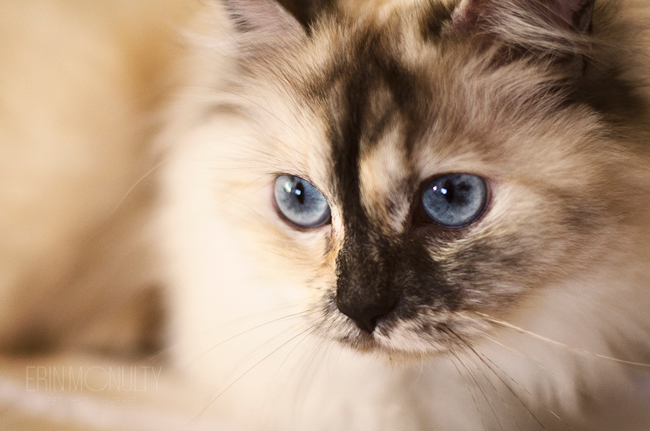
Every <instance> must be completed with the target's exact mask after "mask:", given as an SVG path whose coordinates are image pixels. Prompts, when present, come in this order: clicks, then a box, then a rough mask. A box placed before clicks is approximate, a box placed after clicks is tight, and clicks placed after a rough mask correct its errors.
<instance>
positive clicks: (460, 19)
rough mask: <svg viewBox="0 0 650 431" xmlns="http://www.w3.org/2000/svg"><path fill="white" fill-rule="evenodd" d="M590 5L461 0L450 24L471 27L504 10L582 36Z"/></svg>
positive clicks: (589, 1) (559, 0)
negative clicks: (525, 13) (530, 17)
mask: <svg viewBox="0 0 650 431" xmlns="http://www.w3.org/2000/svg"><path fill="white" fill-rule="evenodd" d="M594 3H595V0H462V1H461V3H460V5H459V6H458V8H457V9H456V12H455V13H454V23H455V25H456V26H459V27H462V28H471V27H473V26H475V25H477V24H479V23H480V22H482V21H489V20H490V19H491V18H493V17H495V16H502V15H506V14H507V13H508V11H510V13H511V15H513V16H512V17H513V18H518V19H524V20H525V19H526V17H525V16H519V15H520V13H521V12H522V11H525V12H528V13H529V14H534V15H536V16H535V18H537V19H538V20H540V22H546V23H550V24H552V25H555V26H556V27H557V28H558V29H563V30H573V31H575V32H578V33H586V32H589V31H591V23H592V15H593V10H594Z"/></svg>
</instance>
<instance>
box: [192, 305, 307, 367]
mask: <svg viewBox="0 0 650 431" xmlns="http://www.w3.org/2000/svg"><path fill="white" fill-rule="evenodd" d="M314 312H315V311H314V310H306V311H300V312H298V313H293V314H289V315H286V316H282V317H278V318H277V319H273V320H269V321H268V322H264V323H260V324H259V325H257V326H253V327H252V328H248V329H246V330H244V331H242V332H239V333H237V334H235V335H233V336H231V337H228V338H226V339H225V340H223V341H220V342H219V343H217V344H215V345H213V346H212V347H210V348H209V349H208V350H206V351H205V352H203V353H201V354H200V355H199V356H198V357H196V358H195V359H194V360H193V361H192V362H190V363H189V364H187V367H191V366H192V365H194V364H195V363H196V362H198V361H199V360H201V359H202V358H203V357H205V355H207V354H208V353H210V352H212V351H214V350H215V349H217V348H218V347H219V346H222V345H224V344H225V343H227V342H229V341H232V340H234V339H235V338H237V337H240V336H242V335H244V334H247V333H249V332H251V331H254V330H256V329H259V328H262V327H264V326H266V325H270V324H271V323H277V322H281V321H284V320H289V319H292V318H297V317H303V316H308V315H310V314H313V313H314ZM269 341H270V340H269Z"/></svg>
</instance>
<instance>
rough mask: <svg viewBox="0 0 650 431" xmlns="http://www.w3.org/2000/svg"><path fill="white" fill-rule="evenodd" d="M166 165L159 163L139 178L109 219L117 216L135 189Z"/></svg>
mask: <svg viewBox="0 0 650 431" xmlns="http://www.w3.org/2000/svg"><path fill="white" fill-rule="evenodd" d="M164 163H165V161H164V160H163V161H162V162H160V163H158V164H157V165H156V166H154V167H153V168H151V169H149V170H148V171H147V172H146V173H145V174H144V175H143V176H141V177H140V178H139V179H138V180H137V181H136V182H135V183H134V184H133V185H132V186H131V187H130V188H129V190H127V191H126V193H125V194H124V196H122V199H120V201H119V202H118V203H117V205H115V208H113V211H111V212H110V213H109V214H108V218H109V219H110V218H112V217H113V216H114V215H115V213H116V212H117V210H119V209H120V207H121V206H122V204H123V203H124V201H125V200H126V199H127V198H128V197H129V196H130V195H131V193H133V190H135V189H136V188H137V187H138V186H139V185H140V184H141V183H142V182H143V181H144V180H146V179H147V178H148V177H149V176H150V175H151V174H153V173H154V172H155V171H156V170H158V169H159V168H160V167H161V166H162V165H163V164H164Z"/></svg>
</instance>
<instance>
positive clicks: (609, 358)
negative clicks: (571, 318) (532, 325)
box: [475, 312, 650, 368]
mask: <svg viewBox="0 0 650 431" xmlns="http://www.w3.org/2000/svg"><path fill="white" fill-rule="evenodd" d="M475 313H476V314H477V315H479V316H481V317H483V318H485V319H486V320H487V321H489V322H492V323H496V324H497V325H501V326H503V327H506V328H509V329H512V330H514V331H516V332H519V333H521V334H525V335H530V336H531V337H534V338H537V339H538V340H541V341H545V342H547V343H550V344H554V345H556V346H559V347H563V348H565V349H569V350H572V351H575V352H578V353H583V354H586V355H590V356H594V357H597V358H600V359H605V360H608V361H612V362H616V363H619V364H625V365H634V366H637V367H644V368H650V364H646V363H643V362H633V361H626V360H623V359H618V358H613V357H611V356H606V355H601V354H600V353H596V352H591V351H589V350H584V349H580V348H578V347H574V346H570V345H568V344H565V343H561V342H559V341H555V340H552V339H550V338H547V337H544V336H543V335H539V334H536V333H534V332H531V331H528V330H526V329H523V328H520V327H518V326H515V325H513V324H511V323H508V322H506V321H503V320H499V319H496V318H494V317H492V316H489V315H487V314H485V313H479V312H475Z"/></svg>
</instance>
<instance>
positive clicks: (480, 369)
mask: <svg viewBox="0 0 650 431" xmlns="http://www.w3.org/2000/svg"><path fill="white" fill-rule="evenodd" d="M468 360H469V361H470V363H471V364H472V365H473V366H474V367H475V368H476V369H477V370H479V371H480V372H481V374H483V377H484V378H485V380H486V381H487V382H488V383H489V384H490V386H491V387H492V389H494V392H495V393H496V394H497V396H498V397H499V400H501V402H502V403H503V405H504V406H505V408H506V410H508V413H510V416H511V417H512V419H513V420H514V421H515V424H517V428H519V429H521V425H519V421H518V420H517V416H516V415H515V414H514V412H513V411H512V409H511V408H510V405H509V404H508V402H507V401H506V400H505V399H504V398H503V397H502V396H501V392H500V391H499V390H498V389H497V388H496V386H494V383H492V380H491V379H489V378H488V376H487V375H486V374H485V372H484V370H483V369H482V368H480V367H479V366H478V365H476V364H475V363H474V361H472V360H471V359H469V358H468ZM466 369H467V368H466ZM468 371H469V370H468Z"/></svg>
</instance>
